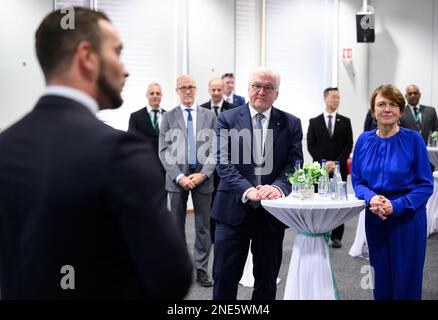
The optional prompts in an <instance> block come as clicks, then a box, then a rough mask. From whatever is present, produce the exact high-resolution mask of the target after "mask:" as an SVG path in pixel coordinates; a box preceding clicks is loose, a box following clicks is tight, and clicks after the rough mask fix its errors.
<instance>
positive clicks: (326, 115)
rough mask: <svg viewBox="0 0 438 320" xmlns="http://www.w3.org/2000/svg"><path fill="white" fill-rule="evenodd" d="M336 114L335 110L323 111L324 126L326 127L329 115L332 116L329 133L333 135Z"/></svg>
mask: <svg viewBox="0 0 438 320" xmlns="http://www.w3.org/2000/svg"><path fill="white" fill-rule="evenodd" d="M336 114H337V112H336V111H335V112H332V113H328V112H327V111H324V120H325V127H326V128H327V129H328V122H329V117H328V116H329V115H331V116H332V132H330V134H331V135H333V132H335V125H336Z"/></svg>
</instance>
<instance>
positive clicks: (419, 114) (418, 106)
mask: <svg viewBox="0 0 438 320" xmlns="http://www.w3.org/2000/svg"><path fill="white" fill-rule="evenodd" d="M408 106H409V109H411V112H412V116H413V117H414V120H415V111H414V107H417V109H418V119H419V120H420V122H421V113H420V104H417V105H416V106H411V105H410V104H408Z"/></svg>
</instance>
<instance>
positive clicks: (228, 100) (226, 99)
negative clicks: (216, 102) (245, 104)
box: [224, 92, 234, 104]
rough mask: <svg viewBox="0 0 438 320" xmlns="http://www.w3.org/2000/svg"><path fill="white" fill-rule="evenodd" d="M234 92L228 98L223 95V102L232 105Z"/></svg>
mask: <svg viewBox="0 0 438 320" xmlns="http://www.w3.org/2000/svg"><path fill="white" fill-rule="evenodd" d="M233 98H234V92H231V93H230V95H229V96H226V95H224V100H225V101H226V102H228V103H231V104H233Z"/></svg>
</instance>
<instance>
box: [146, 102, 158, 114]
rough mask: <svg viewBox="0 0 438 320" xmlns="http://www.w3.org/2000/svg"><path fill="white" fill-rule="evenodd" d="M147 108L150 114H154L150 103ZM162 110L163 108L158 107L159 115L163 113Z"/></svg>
mask: <svg viewBox="0 0 438 320" xmlns="http://www.w3.org/2000/svg"><path fill="white" fill-rule="evenodd" d="M146 108H147V109H148V113H151V112H152V107H151V106H150V105H149V103H148V104H147V105H146ZM161 112H162V109H161V107H158V113H161Z"/></svg>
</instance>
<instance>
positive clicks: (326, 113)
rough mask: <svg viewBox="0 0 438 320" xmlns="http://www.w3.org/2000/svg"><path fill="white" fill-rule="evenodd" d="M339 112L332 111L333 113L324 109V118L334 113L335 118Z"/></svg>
mask: <svg viewBox="0 0 438 320" xmlns="http://www.w3.org/2000/svg"><path fill="white" fill-rule="evenodd" d="M337 113H338V112H337V111H335V112H332V113H328V112H327V111H326V110H324V118H327V117H328V116H329V115H332V116H333V119H335V118H336V114H337Z"/></svg>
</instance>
